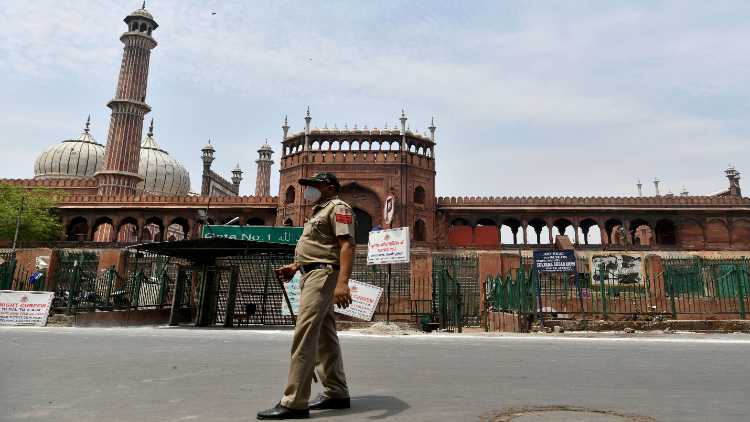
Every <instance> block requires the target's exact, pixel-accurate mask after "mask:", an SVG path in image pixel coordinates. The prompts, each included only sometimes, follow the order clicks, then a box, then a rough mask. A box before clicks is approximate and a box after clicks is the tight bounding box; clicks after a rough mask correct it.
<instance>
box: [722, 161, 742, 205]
mask: <svg viewBox="0 0 750 422" xmlns="http://www.w3.org/2000/svg"><path fill="white" fill-rule="evenodd" d="M724 174H726V175H727V179H729V196H736V197H738V198H742V189H740V172H738V171H737V169H735V168H734V166H729V168H728V169H726V170H724Z"/></svg>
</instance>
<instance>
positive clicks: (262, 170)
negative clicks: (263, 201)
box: [255, 139, 273, 196]
mask: <svg viewBox="0 0 750 422" xmlns="http://www.w3.org/2000/svg"><path fill="white" fill-rule="evenodd" d="M272 156H273V150H272V149H271V146H270V145H268V139H266V143H265V144H263V146H262V147H260V149H259V150H258V159H257V160H256V161H255V163H256V164H258V173H257V174H256V175H255V196H271V165H272V164H273V160H272V159H271V157H272Z"/></svg>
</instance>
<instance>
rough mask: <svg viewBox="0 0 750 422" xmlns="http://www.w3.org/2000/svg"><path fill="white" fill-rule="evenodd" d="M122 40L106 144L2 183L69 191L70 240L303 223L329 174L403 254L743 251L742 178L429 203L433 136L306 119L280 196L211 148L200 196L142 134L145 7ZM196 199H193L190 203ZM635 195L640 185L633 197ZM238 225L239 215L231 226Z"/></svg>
mask: <svg viewBox="0 0 750 422" xmlns="http://www.w3.org/2000/svg"><path fill="white" fill-rule="evenodd" d="M124 22H125V25H126V31H125V32H124V33H123V34H122V35H121V37H120V40H121V41H122V42H123V44H124V50H123V55H122V65H121V67H120V73H119V78H118V82H117V87H116V91H115V96H114V98H113V99H112V100H110V101H109V103H108V104H107V106H108V107H109V108H110V109H111V117H110V123H109V130H108V134H107V139H106V143H104V144H102V143H100V142H97V141H96V140H95V139H94V138H93V137H92V136H91V134H90V121H89V120H87V121H86V123H85V125H84V127H83V131H82V133H81V134H80V136H78V137H77V138H73V139H68V140H65V141H63V142H61V143H58V144H55V145H52V146H50V147H49V148H47V149H46V150H45V151H43V152H42V153H41V154H40V155H39V157H38V158H37V159H36V161H35V163H34V177H33V178H32V179H7V180H0V183H6V184H14V185H21V186H26V187H46V188H52V189H59V190H63V191H65V192H67V195H66V196H65V197H64V198H63V199H61V200H60V202H59V204H58V207H57V213H58V214H59V215H60V218H61V220H62V223H63V225H64V227H65V237H66V239H67V240H69V241H76V242H99V243H107V244H110V243H132V242H143V241H159V240H178V239H183V238H191V237H197V236H200V233H201V228H202V227H203V225H205V224H225V223H227V222H229V221H233V220H236V222H235V223H234V224H242V225H279V226H281V225H288V226H300V225H302V224H303V223H304V219H305V216H306V215H309V212H310V210H311V205H310V204H309V203H306V202H305V201H304V199H303V195H302V189H301V187H300V186H299V185H298V183H297V180H298V179H299V178H302V177H307V176H310V175H312V174H314V173H316V172H320V171H330V172H333V173H336V174H337V176H338V177H339V179H340V180H341V182H342V186H343V188H342V192H341V196H342V198H343V199H344V200H346V201H347V202H349V203H350V204H351V205H352V207H353V208H354V211H355V214H356V220H357V222H358V224H357V229H356V231H357V233H356V235H357V241H358V243H362V242H366V239H367V234H368V232H369V231H370V230H371V229H372V228H373V227H376V226H381V225H382V224H383V217H382V208H383V203H384V201H385V200H386V198H387V197H390V196H392V197H393V198H394V202H395V215H394V221H393V224H394V226H408V227H410V228H411V236H412V244H413V245H414V246H416V247H424V248H429V249H502V248H516V249H517V248H524V247H529V248H532V247H533V248H540V247H543V246H542V245H551V244H552V243H554V239H555V238H556V236H558V235H566V236H567V238H568V239H569V240H570V242H571V243H572V244H573V245H574V246H575V247H576V248H577V249H622V248H628V249H630V248H634V249H645V250H649V249H653V250H686V251H693V250H745V251H746V250H750V198H745V197H743V196H742V193H741V188H740V173H739V172H738V171H737V170H736V169H734V168H729V169H727V170H726V171H725V176H726V178H727V181H728V186H727V188H726V189H724V190H722V191H721V192H719V193H716V194H711V195H690V194H689V193H687V192H682V193H681V194H677V195H673V194H661V193H659V184H658V181H655V192H656V194H655V195H650V196H644V195H642V194H639V195H638V196H633V197H460V198H456V197H439V196H438V193H437V192H436V189H435V161H436V152H437V151H436V149H437V145H438V143H437V140H436V130H437V128H436V126H435V124H434V122H430V124H429V133H418V132H416V131H412V130H411V129H410V128H409V126H408V125H407V121H408V118H407V115H406V113H405V112H404V111H402V112H401V113H400V115H397V116H398V119H399V120H398V121H399V123H400V124H399V125H395V126H393V127H388V125H385V126H384V127H383V128H374V127H373V128H368V127H366V126H363V127H357V126H353V127H351V128H349V127H344V128H338V127H334V128H328V127H324V128H317V127H314V126H313V125H312V120H313V119H312V116H311V111H310V110H309V109H308V110H307V112H306V113H305V115H304V125H303V126H302V129H301V130H299V131H296V132H290V126H289V122H288V119H287V118H284V120H283V124H282V126H281V129H282V132H281V136H280V142H279V144H278V149H279V151H280V157H279V158H278V159H279V161H280V174H279V177H280V179H279V192H278V194H277V195H275V196H272V195H271V192H270V185H271V183H270V181H271V166H272V164H273V163H274V147H272V145H269V144H268V143H266V144H264V145H262V146H260V147H259V148H258V150H257V151H258V159H257V160H256V179H255V194H254V195H253V196H240V195H239V192H240V185H241V182H242V180H243V171H242V170H241V169H240V167H239V165H238V166H237V167H235V168H234V169H232V170H231V171H230V172H229V173H230V176H229V177H228V178H226V177H224V176H222V175H221V174H220V173H219V172H218V171H216V170H215V169H214V168H212V163H213V161H214V159H215V156H216V154H217V149H216V146H215V145H212V144H211V143H208V144H207V145H205V146H204V147H203V148H202V149H201V154H200V158H201V160H202V163H203V168H202V175H201V179H200V180H201V186H200V189H198V187H191V185H190V175H189V174H188V171H187V170H186V168H185V166H184V165H183V164H182V163H180V162H179V161H177V160H176V159H174V158H173V157H171V156H170V155H169V153H168V151H167V149H165V148H164V147H163V146H161V145H160V144H159V143H157V139H158V136H156V133H158V132H155V130H154V121H153V119H152V120H150V122H149V125H148V128H147V132H146V135H145V136H143V130H144V122H145V118H146V114H147V113H149V112H150V111H151V107H150V106H149V105H148V104H147V103H146V90H147V80H148V72H149V64H150V60H149V59H150V54H151V51H152V50H153V49H154V48H156V46H157V42H156V40H155V38H154V32H155V31H156V30H157V28H158V27H159V25H158V24H157V22H156V20H155V19H154V17H153V16H152V15H151V13H149V12H148V11H147V10H146V8H145V5H144V7H142V8H140V9H138V10H135V11H134V12H132V13H130V14H128V15H127V16H126V17H125V19H124ZM193 190H195V192H196V193H192V192H193ZM639 190H640V186H639ZM237 217H239V218H237Z"/></svg>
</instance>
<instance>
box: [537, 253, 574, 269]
mask: <svg viewBox="0 0 750 422" xmlns="http://www.w3.org/2000/svg"><path fill="white" fill-rule="evenodd" d="M534 268H535V269H536V270H537V272H540V273H575V272H576V253H575V252H574V251H544V250H542V251H534Z"/></svg>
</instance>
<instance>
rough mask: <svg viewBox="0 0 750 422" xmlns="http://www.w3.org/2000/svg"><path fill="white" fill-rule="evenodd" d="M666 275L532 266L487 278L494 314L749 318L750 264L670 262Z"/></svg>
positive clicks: (664, 263)
mask: <svg viewBox="0 0 750 422" xmlns="http://www.w3.org/2000/svg"><path fill="white" fill-rule="evenodd" d="M662 268H663V271H662V272H658V273H654V274H648V273H645V274H638V275H637V276H634V274H620V273H617V272H615V271H611V270H610V269H608V268H606V267H605V266H604V265H601V266H600V267H599V268H594V269H593V271H591V270H589V268H588V264H587V263H586V262H585V261H581V260H579V262H578V268H577V272H576V273H537V272H536V271H534V270H533V265H531V263H530V262H525V263H524V265H522V266H521V269H519V270H516V271H514V272H513V273H512V274H509V275H506V276H504V277H503V276H500V275H498V276H494V277H488V279H487V280H486V281H485V303H486V307H487V310H490V311H512V312H520V313H524V314H535V315H537V316H539V317H542V316H550V317H558V318H574V317H575V318H584V319H591V318H605V319H606V318H608V317H610V316H612V317H616V318H618V319H623V318H624V319H653V318H704V317H707V316H709V315H719V316H722V315H723V316H725V317H727V318H740V319H745V318H746V317H747V310H748V309H749V308H750V302H749V299H748V292H750V276H749V275H748V269H749V268H750V260H748V259H744V258H743V259H732V260H719V259H705V258H697V257H696V258H667V259H663V260H662Z"/></svg>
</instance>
